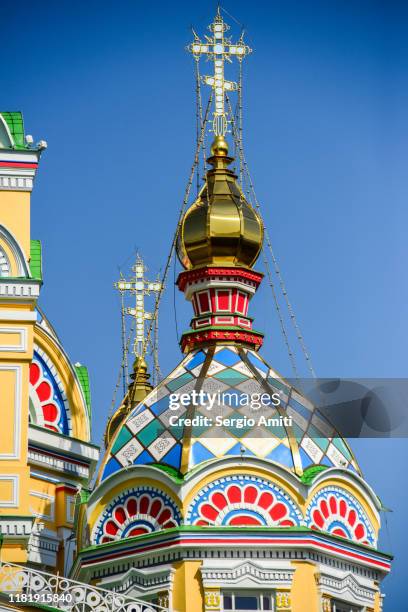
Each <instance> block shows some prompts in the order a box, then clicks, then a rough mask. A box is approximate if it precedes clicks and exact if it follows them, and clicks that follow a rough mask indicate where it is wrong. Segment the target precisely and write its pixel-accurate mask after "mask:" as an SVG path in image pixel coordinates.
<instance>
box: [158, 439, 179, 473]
mask: <svg viewBox="0 0 408 612" xmlns="http://www.w3.org/2000/svg"><path fill="white" fill-rule="evenodd" d="M160 463H167V465H171V466H172V467H174V468H176V469H177V470H178V469H179V468H180V464H181V444H176V445H175V446H173V448H172V449H171V450H170V451H169V452H168V453H167V455H165V456H164V457H163V458H162V459H161V460H160Z"/></svg>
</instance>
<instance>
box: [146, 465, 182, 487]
mask: <svg viewBox="0 0 408 612" xmlns="http://www.w3.org/2000/svg"><path fill="white" fill-rule="evenodd" d="M150 465H151V466H152V467H155V468H157V469H158V470H162V472H166V474H168V475H169V476H170V477H171V478H172V479H173V480H174V482H177V483H178V484H181V483H183V482H184V477H183V474H182V473H181V472H179V471H178V470H176V469H174V468H173V467H171V466H170V465H162V464H161V463H151V464H150Z"/></svg>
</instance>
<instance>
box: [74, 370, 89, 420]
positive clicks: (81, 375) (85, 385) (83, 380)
mask: <svg viewBox="0 0 408 612" xmlns="http://www.w3.org/2000/svg"><path fill="white" fill-rule="evenodd" d="M74 368H75V372H76V375H77V376H78V380H79V384H80V385H81V389H82V392H83V394H84V397H85V403H86V408H87V411H88V416H89V420H91V416H92V412H91V385H90V382H89V372H88V368H87V367H86V366H84V365H81V364H79V363H78V364H75V365H74Z"/></svg>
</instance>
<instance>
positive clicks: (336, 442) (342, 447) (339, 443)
mask: <svg viewBox="0 0 408 612" xmlns="http://www.w3.org/2000/svg"><path fill="white" fill-rule="evenodd" d="M332 442H333V444H334V446H335V447H336V448H337V449H338V450H339V451H340V452H341V453H342V454H343V455H344V456H345V457H346V459H348V460H349V461H351V459H352V456H351V454H350V451H349V450H348V448H347V446H346V445H345V444H344V442H343V440H342V439H341V438H333V439H332Z"/></svg>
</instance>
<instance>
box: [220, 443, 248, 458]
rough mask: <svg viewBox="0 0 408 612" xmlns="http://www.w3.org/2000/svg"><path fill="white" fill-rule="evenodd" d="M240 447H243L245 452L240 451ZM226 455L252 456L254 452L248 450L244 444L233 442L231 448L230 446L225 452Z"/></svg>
mask: <svg viewBox="0 0 408 612" xmlns="http://www.w3.org/2000/svg"><path fill="white" fill-rule="evenodd" d="M241 448H244V449H245V452H244V453H242V452H241ZM225 454H226V455H239V456H240V457H242V456H243V457H250V456H251V457H254V456H255V455H254V453H253V452H252V451H250V450H249V448H247V447H246V446H245V444H243V443H242V444H241V443H239V442H238V443H237V444H235V445H234V446H233V447H232V448H230V449H229V450H228V451H227V452H226V453H225Z"/></svg>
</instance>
